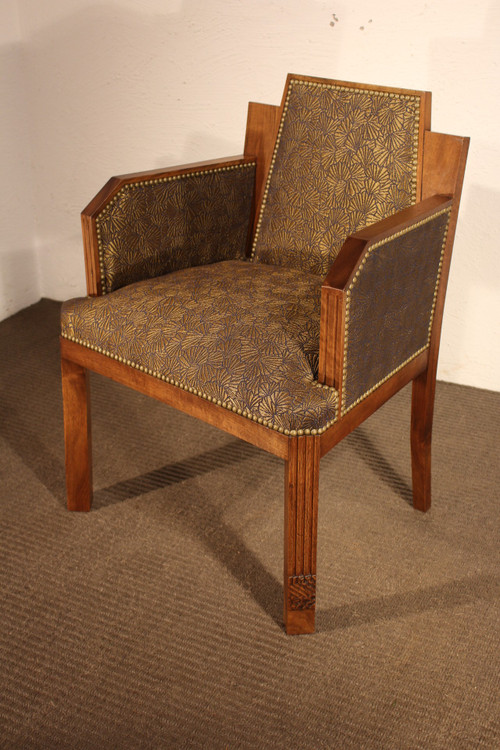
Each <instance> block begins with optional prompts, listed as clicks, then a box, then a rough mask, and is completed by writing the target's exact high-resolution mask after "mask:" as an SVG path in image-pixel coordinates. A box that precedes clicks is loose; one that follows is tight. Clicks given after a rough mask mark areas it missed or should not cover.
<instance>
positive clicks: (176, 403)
mask: <svg viewBox="0 0 500 750" xmlns="http://www.w3.org/2000/svg"><path fill="white" fill-rule="evenodd" d="M60 343H61V357H62V358H63V360H68V361H69V362H72V363H74V364H76V365H79V366H80V367H84V368H86V369H89V370H92V372H97V373H99V374H100V375H104V376H105V377H108V378H111V380H115V381H116V382H117V383H121V384H122V385H126V386H128V387H129V388H133V389H134V390H135V391H139V393H144V394H145V395H147V396H151V397H152V398H156V399H157V400H158V401H162V402H163V403H164V404H167V405H168V406H173V407H174V408H175V409H179V411H183V412H185V413H186V414H190V415H191V416H193V417H196V418H197V419H201V420H202V421H203V422H206V423H207V424H211V425H215V426H216V427H219V428H220V429H221V430H224V431H225V432H228V433H229V434H230V435H234V436H235V437H238V438H241V439H242V440H246V442H247V443H251V444H252V445H255V446H256V447H257V448H262V449H263V450H266V451H267V452H268V453H272V454H273V455H275V456H278V457H279V458H285V459H286V458H287V457H288V445H289V438H288V436H286V435H284V434H282V433H280V432H278V431H277V430H271V429H269V428H267V427H264V426H263V425H261V424H259V423H258V422H254V421H252V420H251V419H248V418H247V417H243V416H241V415H239V414H237V413H235V412H232V411H230V410H229V409H225V408H224V407H222V406H218V405H217V404H215V403H213V402H210V401H207V400H205V399H202V398H200V397H199V396H197V395H196V394H194V393H190V392H189V391H187V390H183V389H182V388H178V387H176V386H174V385H171V384H170V383H166V382H164V381H163V380H160V379H159V378H156V377H154V376H153V375H149V374H147V373H145V372H141V371H140V370H137V369H135V368H133V367H129V366H128V365H126V364H125V363H123V362H118V361H117V360H114V359H111V358H110V357H107V356H106V355H104V354H100V353H99V352H96V351H93V350H92V349H89V348H88V347H86V346H82V345H81V344H77V343H75V342H74V341H70V340H69V339H65V338H62V337H61V339H60Z"/></svg>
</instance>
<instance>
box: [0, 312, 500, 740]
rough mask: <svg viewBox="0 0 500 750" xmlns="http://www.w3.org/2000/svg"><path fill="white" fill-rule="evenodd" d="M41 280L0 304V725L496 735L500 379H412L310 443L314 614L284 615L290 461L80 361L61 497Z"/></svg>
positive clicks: (264, 734)
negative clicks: (316, 488) (424, 420)
mask: <svg viewBox="0 0 500 750" xmlns="http://www.w3.org/2000/svg"><path fill="white" fill-rule="evenodd" d="M58 314H59V306H58V304H57V303H55V302H50V301H46V300H45V301H42V302H40V303H38V304H37V305H35V306H33V307H31V308H29V309H27V310H25V311H23V312H21V313H19V314H18V315H16V316H14V317H12V318H10V319H8V320H6V321H3V322H2V323H0V367H1V372H0V388H1V400H0V518H1V523H0V525H1V530H0V532H1V541H0V544H1V547H0V577H1V603H0V747H2V748H9V750H10V749H11V748H22V749H23V750H24V749H28V748H29V749H31V748H51V749H54V750H56V749H57V748H67V749H68V750H70V749H71V750H79V749H80V748H82V749H83V748H95V749H96V750H101V749H102V748H106V749H107V748H117V749H119V750H125V749H128V748H131V749H132V748H133V749H134V750H136V749H137V748H210V749H211V748H214V749H216V750H218V749H219V748H220V750H224V749H226V748H228V749H229V750H233V749H235V748H286V749H287V750H292V749H294V748H300V749H302V748H304V749H311V750H316V749H320V748H340V749H341V750H344V749H345V748H356V749H358V748H383V749H384V750H387V749H390V748H395V749H396V748H397V749H398V750H402V749H405V748H422V749H425V750H427V749H430V748H443V749H445V748H446V750H450V749H451V750H454V749H455V748H488V749H489V748H498V747H499V746H500V728H499V716H500V702H499V687H500V686H499V671H500V670H499V662H500V659H499V642H500V639H499V634H500V624H499V606H498V605H499V594H500V587H499V578H498V572H499V554H498V552H499V538H500V534H499V522H498V501H499V495H500V492H499V486H500V470H499V459H498V455H499V438H500V427H499V424H500V419H499V417H500V394H494V393H491V392H485V391H480V390H475V389H471V388H463V387H458V386H454V385H449V384H445V383H440V384H439V386H438V392H437V403H436V417H435V429H434V452H433V462H434V479H433V492H434V505H433V508H432V510H431V511H430V512H429V513H428V514H426V515H424V514H420V513H418V512H417V511H414V510H413V509H412V507H411V504H410V486H409V483H410V464H409V440H408V431H409V430H408V428H409V397H410V391H409V389H405V390H404V391H403V392H402V393H401V394H400V395H399V396H398V397H397V398H395V399H393V400H392V402H390V403H389V404H387V405H386V406H385V407H384V408H383V409H381V410H380V411H379V412H378V413H377V414H376V415H375V416H373V417H372V418H371V419H370V420H369V421H368V422H366V423H365V425H363V426H362V427H361V428H359V429H358V430H357V431H356V432H355V433H354V434H353V435H351V436H350V437H349V438H348V439H347V440H345V441H344V442H343V443H342V444H341V445H340V446H338V447H337V448H335V449H334V450H333V451H332V452H331V453H329V454H328V456H326V457H325V458H324V459H323V460H322V462H321V486H320V510H319V514H320V515H319V552H318V609H317V633H316V634H315V635H313V636H302V637H290V636H286V635H285V634H284V632H283V630H282V628H281V575H282V573H281V571H282V486H283V467H282V463H281V461H280V460H278V459H275V458H273V457H271V456H269V455H267V454H265V453H263V452H261V451H259V450H257V449H255V448H253V447H251V446H248V445H246V444H245V443H242V442H239V441H237V440H235V439H233V438H231V437H229V436H227V435H225V434H224V433H222V432H218V431H217V430H215V429H213V428H211V427H208V426H205V425H203V424H201V423H199V422H196V421H195V420H193V419H191V418H189V417H186V416H184V415H181V414H179V413H176V412H175V411H173V410H171V409H169V408H167V407H165V406H163V405H161V404H159V403H157V402H154V401H152V400H148V399H146V398H145V397H142V396H139V395H137V394H135V393H133V392H132V391H128V390H127V389H125V388H122V387H121V386H117V385H114V384H113V383H111V382H107V381H105V380H103V379H102V378H100V377H98V376H95V377H93V378H92V393H93V427H94V433H93V434H94V474H95V487H96V497H95V506H94V510H93V511H92V512H91V513H90V514H75V513H73V514H71V513H68V512H67V511H66V510H65V506H64V473H63V433H62V419H61V398H60V382H59V362H58V340H57V336H58Z"/></svg>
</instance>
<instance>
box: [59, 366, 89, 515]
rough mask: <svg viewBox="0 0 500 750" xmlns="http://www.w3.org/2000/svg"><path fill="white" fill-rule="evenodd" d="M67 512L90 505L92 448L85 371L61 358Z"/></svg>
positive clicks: (84, 508)
mask: <svg viewBox="0 0 500 750" xmlns="http://www.w3.org/2000/svg"><path fill="white" fill-rule="evenodd" d="M61 370H62V390H63V411H64V442H65V449H66V490H67V499H68V510H83V511H87V510H90V506H91V505H92V446H91V438H90V394H89V383H88V373H87V370H86V369H85V368H83V367H81V366H80V365H77V364H75V363H74V362H71V361H70V360H68V359H61Z"/></svg>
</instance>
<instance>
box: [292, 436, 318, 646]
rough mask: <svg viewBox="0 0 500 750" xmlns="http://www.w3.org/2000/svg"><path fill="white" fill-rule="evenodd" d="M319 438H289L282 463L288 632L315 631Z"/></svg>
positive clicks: (293, 633) (294, 633)
mask: <svg viewBox="0 0 500 750" xmlns="http://www.w3.org/2000/svg"><path fill="white" fill-rule="evenodd" d="M318 489H319V437H318V436H312V435H311V436H304V437H296V438H290V442H289V453H288V460H287V461H286V464H285V576H284V578H285V585H284V621H285V628H286V632H287V633H289V634H291V635H298V634H301V633H313V632H314V614H315V604H316V547H317V529H318Z"/></svg>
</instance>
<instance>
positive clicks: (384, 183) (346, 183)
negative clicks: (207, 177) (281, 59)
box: [252, 77, 423, 276]
mask: <svg viewBox="0 0 500 750" xmlns="http://www.w3.org/2000/svg"><path fill="white" fill-rule="evenodd" d="M421 99H422V95H421V94H419V93H406V94H400V93H396V92H387V91H380V90H375V89H373V88H369V87H367V88H360V87H353V86H350V85H349V84H339V83H324V82H319V81H311V80H304V79H302V78H299V77H291V78H290V80H289V83H288V88H287V91H286V92H285V97H284V108H283V115H282V118H281V123H280V127H279V131H278V138H277V141H276V146H275V149H274V154H273V159H272V162H271V168H270V170H269V175H268V178H267V185H266V191H265V194H264V200H263V202H262V208H261V213H260V217H259V222H258V225H257V231H256V233H255V237H254V242H253V248H252V255H253V257H254V258H255V259H256V260H258V261H260V262H261V263H272V264H275V265H284V266H285V265H286V266H291V267H292V268H302V269H303V270H306V271H310V272H311V273H317V274H320V275H323V276H324V275H326V273H327V272H328V269H329V268H330V266H331V264H332V262H333V260H334V259H335V257H336V255H337V254H338V252H339V250H340V248H341V247H342V244H343V243H344V241H345V239H346V237H348V235H350V234H352V233H353V232H356V230H357V229H359V228H360V227H364V226H368V225H369V224H373V223H374V222H376V221H379V220H380V219H384V218H385V217H386V216H390V215H391V214H394V213H396V212H397V211H400V210H401V209H403V208H406V207H407V206H409V205H411V204H412V203H415V201H416V199H417V159H418V146H419V141H420V138H421V134H422V130H423V122H422V116H421V108H420V103H421Z"/></svg>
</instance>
